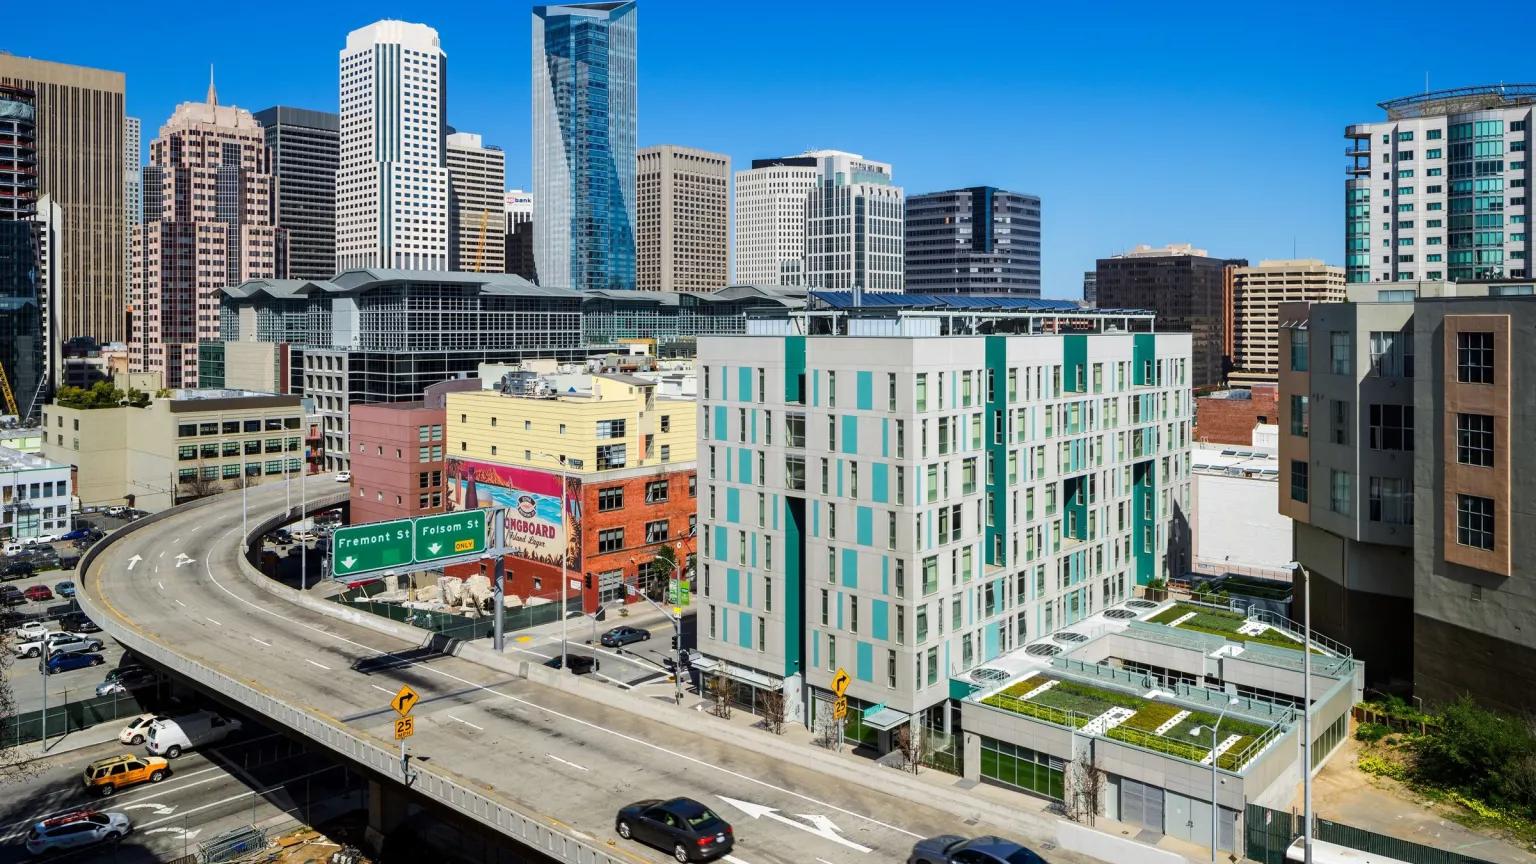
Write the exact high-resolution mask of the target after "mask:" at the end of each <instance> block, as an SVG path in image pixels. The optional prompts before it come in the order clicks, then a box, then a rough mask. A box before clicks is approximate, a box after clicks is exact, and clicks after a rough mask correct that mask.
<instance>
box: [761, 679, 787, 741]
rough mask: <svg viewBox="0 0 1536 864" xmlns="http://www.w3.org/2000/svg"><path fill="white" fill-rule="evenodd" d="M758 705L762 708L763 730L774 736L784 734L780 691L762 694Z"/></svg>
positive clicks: (782, 698)
mask: <svg viewBox="0 0 1536 864" xmlns="http://www.w3.org/2000/svg"><path fill="white" fill-rule="evenodd" d="M759 704H760V705H762V708H763V728H764V729H767V730H768V731H769V732H772V733H773V734H775V735H783V734H784V693H783V691H780V690H767V691H764V692H763V696H762V698H761V699H760V700H759Z"/></svg>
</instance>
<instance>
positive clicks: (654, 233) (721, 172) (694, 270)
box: [635, 144, 731, 291]
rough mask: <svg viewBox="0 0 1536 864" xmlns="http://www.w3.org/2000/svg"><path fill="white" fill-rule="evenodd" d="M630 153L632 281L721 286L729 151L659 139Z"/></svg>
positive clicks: (663, 286)
mask: <svg viewBox="0 0 1536 864" xmlns="http://www.w3.org/2000/svg"><path fill="white" fill-rule="evenodd" d="M635 158H636V168H635V201H636V204H637V212H638V214H639V215H638V217H637V221H636V223H635V287H636V288H639V289H640V290H642V291H715V290H718V289H720V288H724V287H725V286H726V283H727V280H728V277H729V273H728V271H727V264H726V262H727V259H728V258H729V257H730V253H729V250H728V249H727V248H726V225H727V223H728V222H729V221H730V213H729V209H728V207H729V200H730V197H731V190H730V178H731V157H729V156H727V155H725V154H724V153H711V152H709V151H707V150H695V149H693V148H692V147H678V146H676V145H673V144H663V145H661V146H658V147H647V148H645V149H644V150H641V151H639V152H638V153H637V154H635Z"/></svg>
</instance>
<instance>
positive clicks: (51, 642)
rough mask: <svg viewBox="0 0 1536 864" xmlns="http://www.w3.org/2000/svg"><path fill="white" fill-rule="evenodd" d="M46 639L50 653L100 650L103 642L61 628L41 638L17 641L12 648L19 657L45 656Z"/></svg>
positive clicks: (76, 652)
mask: <svg viewBox="0 0 1536 864" xmlns="http://www.w3.org/2000/svg"><path fill="white" fill-rule="evenodd" d="M44 640H47V642H48V653H49V654H78V653H80V652H82V651H100V650H101V646H102V644H103V643H102V641H101V640H100V639H92V638H91V637H89V636H82V635H81V634H79V633H70V632H67V631H63V630H61V631H59V632H57V633H49V634H47V635H46V636H43V637H42V638H40V639H28V640H26V641H23V642H17V643H16V644H15V645H14V646H12V648H11V650H12V651H14V652H16V656H18V657H41V656H43V641H44Z"/></svg>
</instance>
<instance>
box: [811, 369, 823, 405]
mask: <svg viewBox="0 0 1536 864" xmlns="http://www.w3.org/2000/svg"><path fill="white" fill-rule="evenodd" d="M811 407H812V408H820V407H821V373H820V372H812V373H811Z"/></svg>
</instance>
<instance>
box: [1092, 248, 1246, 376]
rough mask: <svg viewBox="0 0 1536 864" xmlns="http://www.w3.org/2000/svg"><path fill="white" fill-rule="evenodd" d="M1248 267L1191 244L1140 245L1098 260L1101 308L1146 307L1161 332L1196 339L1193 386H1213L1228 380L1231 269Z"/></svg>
mask: <svg viewBox="0 0 1536 864" xmlns="http://www.w3.org/2000/svg"><path fill="white" fill-rule="evenodd" d="M1247 263H1248V262H1247V261H1244V260H1242V259H1231V260H1228V259H1225V258H1212V257H1210V255H1208V254H1207V253H1206V251H1205V250H1204V249H1196V248H1194V247H1192V246H1191V245H1190V244H1188V243H1179V244H1169V245H1168V246H1165V247H1163V248H1161V249H1153V248H1152V247H1151V246H1145V245H1143V246H1137V247H1136V248H1135V249H1132V250H1131V251H1129V252H1126V253H1124V254H1121V255H1116V256H1114V257H1113V258H1100V259H1099V261H1098V267H1097V269H1096V271H1095V279H1094V281H1095V283H1096V284H1095V289H1094V290H1095V292H1096V297H1097V303H1098V307H1099V308H1100V309H1146V310H1148V311H1151V312H1154V313H1156V314H1157V329H1158V330H1159V331H1161V332H1169V331H1172V332H1175V333H1189V334H1191V335H1192V336H1194V352H1195V355H1194V364H1195V365H1194V372H1193V374H1192V375H1191V379H1190V383H1191V384H1193V385H1194V386H1195V387H1196V388H1200V387H1209V386H1212V385H1216V384H1220V383H1221V382H1222V381H1223V380H1225V379H1226V373H1227V364H1228V363H1229V362H1230V357H1231V351H1230V349H1229V348H1228V345H1229V340H1230V338H1231V337H1230V329H1229V327H1228V321H1229V320H1230V318H1231V299H1232V271H1233V270H1234V269H1235V268H1237V267H1241V266H1244V265H1246V264H1247Z"/></svg>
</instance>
